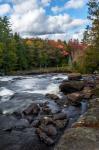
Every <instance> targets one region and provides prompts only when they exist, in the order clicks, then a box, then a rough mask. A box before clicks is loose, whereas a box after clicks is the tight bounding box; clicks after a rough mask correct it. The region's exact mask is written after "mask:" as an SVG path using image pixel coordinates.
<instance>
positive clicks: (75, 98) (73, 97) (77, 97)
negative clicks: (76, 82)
mask: <svg viewBox="0 0 99 150" xmlns="http://www.w3.org/2000/svg"><path fill="white" fill-rule="evenodd" d="M83 97H84V96H83V94H81V93H80V92H76V93H71V94H68V95H67V98H68V103H69V104H71V105H74V106H77V105H79V104H80V102H81V100H82V99H83Z"/></svg>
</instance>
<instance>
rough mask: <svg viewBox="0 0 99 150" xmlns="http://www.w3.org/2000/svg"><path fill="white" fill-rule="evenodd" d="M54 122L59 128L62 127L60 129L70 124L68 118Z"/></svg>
mask: <svg viewBox="0 0 99 150" xmlns="http://www.w3.org/2000/svg"><path fill="white" fill-rule="evenodd" d="M54 124H55V126H56V128H57V129H60V130H61V129H64V128H65V127H66V126H67V124H68V119H63V120H55V122H54Z"/></svg>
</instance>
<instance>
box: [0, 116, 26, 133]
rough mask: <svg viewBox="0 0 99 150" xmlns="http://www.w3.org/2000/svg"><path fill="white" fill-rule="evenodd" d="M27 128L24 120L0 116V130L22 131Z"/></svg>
mask: <svg viewBox="0 0 99 150" xmlns="http://www.w3.org/2000/svg"><path fill="white" fill-rule="evenodd" d="M27 127H29V122H28V121H27V120H26V119H16V118H14V117H13V116H5V115H2V116H0V130H4V131H10V130H13V129H17V130H22V129H24V128H27Z"/></svg>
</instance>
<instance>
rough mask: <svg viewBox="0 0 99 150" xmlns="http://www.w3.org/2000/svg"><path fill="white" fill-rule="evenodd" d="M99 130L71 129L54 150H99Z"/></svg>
mask: <svg viewBox="0 0 99 150" xmlns="http://www.w3.org/2000/svg"><path fill="white" fill-rule="evenodd" d="M98 149H99V130H97V129H92V128H71V129H68V130H66V131H65V133H64V135H63V136H62V138H61V139H60V141H59V143H58V144H57V146H56V147H55V148H54V150H98Z"/></svg>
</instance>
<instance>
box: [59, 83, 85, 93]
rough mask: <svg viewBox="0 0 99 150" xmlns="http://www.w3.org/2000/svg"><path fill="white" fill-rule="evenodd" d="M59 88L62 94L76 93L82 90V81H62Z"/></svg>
mask: <svg viewBox="0 0 99 150" xmlns="http://www.w3.org/2000/svg"><path fill="white" fill-rule="evenodd" d="M59 88H60V91H61V92H63V93H64V94H69V93H73V92H77V91H80V90H82V89H83V88H84V81H63V83H62V84H61V85H60V86H59Z"/></svg>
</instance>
